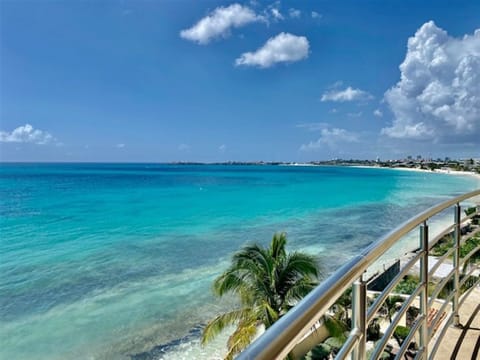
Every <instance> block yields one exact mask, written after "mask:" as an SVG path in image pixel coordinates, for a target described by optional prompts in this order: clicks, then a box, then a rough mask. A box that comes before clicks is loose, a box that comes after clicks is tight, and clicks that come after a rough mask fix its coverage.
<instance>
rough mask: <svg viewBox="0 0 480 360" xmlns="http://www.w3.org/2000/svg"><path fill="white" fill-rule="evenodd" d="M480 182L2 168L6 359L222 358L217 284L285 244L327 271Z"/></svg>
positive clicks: (1, 299)
mask: <svg viewBox="0 0 480 360" xmlns="http://www.w3.org/2000/svg"><path fill="white" fill-rule="evenodd" d="M479 187H480V180H479V179H478V178H474V177H469V176H452V175H446V174H435V173H425V172H410V171H398V170H388V169H370V168H347V167H307V166H233V165H162V164H1V165H0V358H1V359H20V360H21V359H39V360H41V359H54V360H55V359H67V360H68V359H135V360H144V359H182V358H184V359H197V358H198V359H217V358H219V357H220V356H221V353H222V344H223V343H222V341H223V340H224V339H219V340H218V341H217V342H216V343H214V344H213V345H211V346H210V347H207V348H201V347H200V346H199V345H198V339H199V334H200V332H201V327H202V325H203V324H205V322H206V321H207V320H208V319H210V318H212V317H213V316H214V315H215V314H217V313H218V312H220V311H222V310H224V309H227V308H229V307H231V306H232V304H233V300H231V299H226V300H223V301H218V300H216V299H214V298H213V296H212V294H211V290H210V285H211V282H212V280H213V279H214V277H215V276H217V275H218V274H219V273H220V272H221V271H222V270H223V269H225V268H226V267H227V266H228V262H229V258H230V256H231V254H232V253H233V252H234V251H235V250H237V249H238V248H239V247H241V246H242V245H243V244H246V243H248V242H258V243H262V244H268V243H269V241H270V239H271V237H272V235H273V233H274V232H276V231H285V232H287V234H288V239H289V244H288V246H289V249H291V250H298V249H299V250H303V251H307V252H309V253H311V254H313V255H315V256H317V257H318V258H319V261H320V262H321V264H322V266H323V271H324V272H325V273H329V272H332V271H333V270H335V269H336V268H337V267H338V266H339V265H340V264H341V263H342V262H344V261H345V260H347V259H349V258H350V257H351V256H352V255H353V254H355V253H356V252H358V251H359V250H360V249H362V248H364V247H365V246H367V245H368V244H370V243H371V242H372V241H374V240H376V238H377V237H379V236H380V235H382V234H384V233H385V232H386V231H388V230H389V229H390V228H391V227H392V226H396V225H398V224H399V223H400V222H401V221H404V220H407V219H408V218H410V217H411V216H413V215H415V213H417V212H419V211H421V210H424V209H426V208H427V207H429V206H432V205H434V204H436V203H438V202H440V201H442V200H445V199H447V198H448V197H451V196H454V195H458V194H461V193H464V192H467V191H470V190H474V189H476V188H479Z"/></svg>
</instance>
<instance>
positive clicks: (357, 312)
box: [352, 275, 367, 360]
mask: <svg viewBox="0 0 480 360" xmlns="http://www.w3.org/2000/svg"><path fill="white" fill-rule="evenodd" d="M366 322H367V283H366V282H365V281H364V280H363V275H362V276H360V278H358V279H357V280H356V281H355V282H354V283H353V288H352V329H357V330H358V331H359V333H360V337H359V339H358V345H357V346H356V347H355V349H354V350H353V351H352V360H364V359H365V355H366V347H365V344H366V342H367V325H366Z"/></svg>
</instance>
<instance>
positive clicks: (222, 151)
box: [218, 144, 227, 153]
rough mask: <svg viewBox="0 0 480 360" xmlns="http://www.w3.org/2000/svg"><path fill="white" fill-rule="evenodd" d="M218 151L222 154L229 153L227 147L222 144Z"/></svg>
mask: <svg viewBox="0 0 480 360" xmlns="http://www.w3.org/2000/svg"><path fill="white" fill-rule="evenodd" d="M218 151H219V152H221V153H224V152H225V151H227V145H225V144H222V145H220V146H219V147H218Z"/></svg>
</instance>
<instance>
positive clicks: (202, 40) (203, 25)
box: [180, 4, 264, 45]
mask: <svg viewBox="0 0 480 360" xmlns="http://www.w3.org/2000/svg"><path fill="white" fill-rule="evenodd" d="M263 20H264V18H263V17H262V16H259V15H257V14H255V12H254V11H253V10H252V9H250V8H249V7H246V6H242V5H240V4H232V5H230V6H227V7H222V6H220V7H217V8H216V9H215V10H213V11H212V12H211V13H210V14H209V15H207V16H205V17H204V18H202V19H201V20H200V21H198V22H197V23H196V24H195V25H193V26H192V27H191V28H189V29H185V30H182V31H181V32H180V36H181V37H182V38H184V39H186V40H191V41H194V42H197V43H199V44H202V45H203V44H208V43H209V42H210V41H211V40H212V39H215V38H219V37H227V36H229V35H230V29H232V28H239V27H242V26H245V25H247V24H250V23H252V22H256V21H263Z"/></svg>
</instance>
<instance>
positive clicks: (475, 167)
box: [170, 158, 480, 178]
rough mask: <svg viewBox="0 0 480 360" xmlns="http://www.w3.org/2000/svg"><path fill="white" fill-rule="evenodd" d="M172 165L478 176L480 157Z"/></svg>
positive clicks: (178, 163) (186, 163) (176, 163)
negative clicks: (338, 168)
mask: <svg viewBox="0 0 480 360" xmlns="http://www.w3.org/2000/svg"><path fill="white" fill-rule="evenodd" d="M170 164H172V165H237V166H261V165H270V166H345V167H356V168H374V169H393V170H404V171H419V172H428V173H440V174H448V175H461V176H465V175H467V176H475V177H477V178H480V159H476V160H474V159H465V160H450V159H448V158H447V159H445V160H440V159H437V160H431V159H420V158H419V159H416V160H413V159H404V160H389V161H379V160H342V159H334V160H327V161H309V162H282V161H227V162H214V163H202V162H172V163H170Z"/></svg>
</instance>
